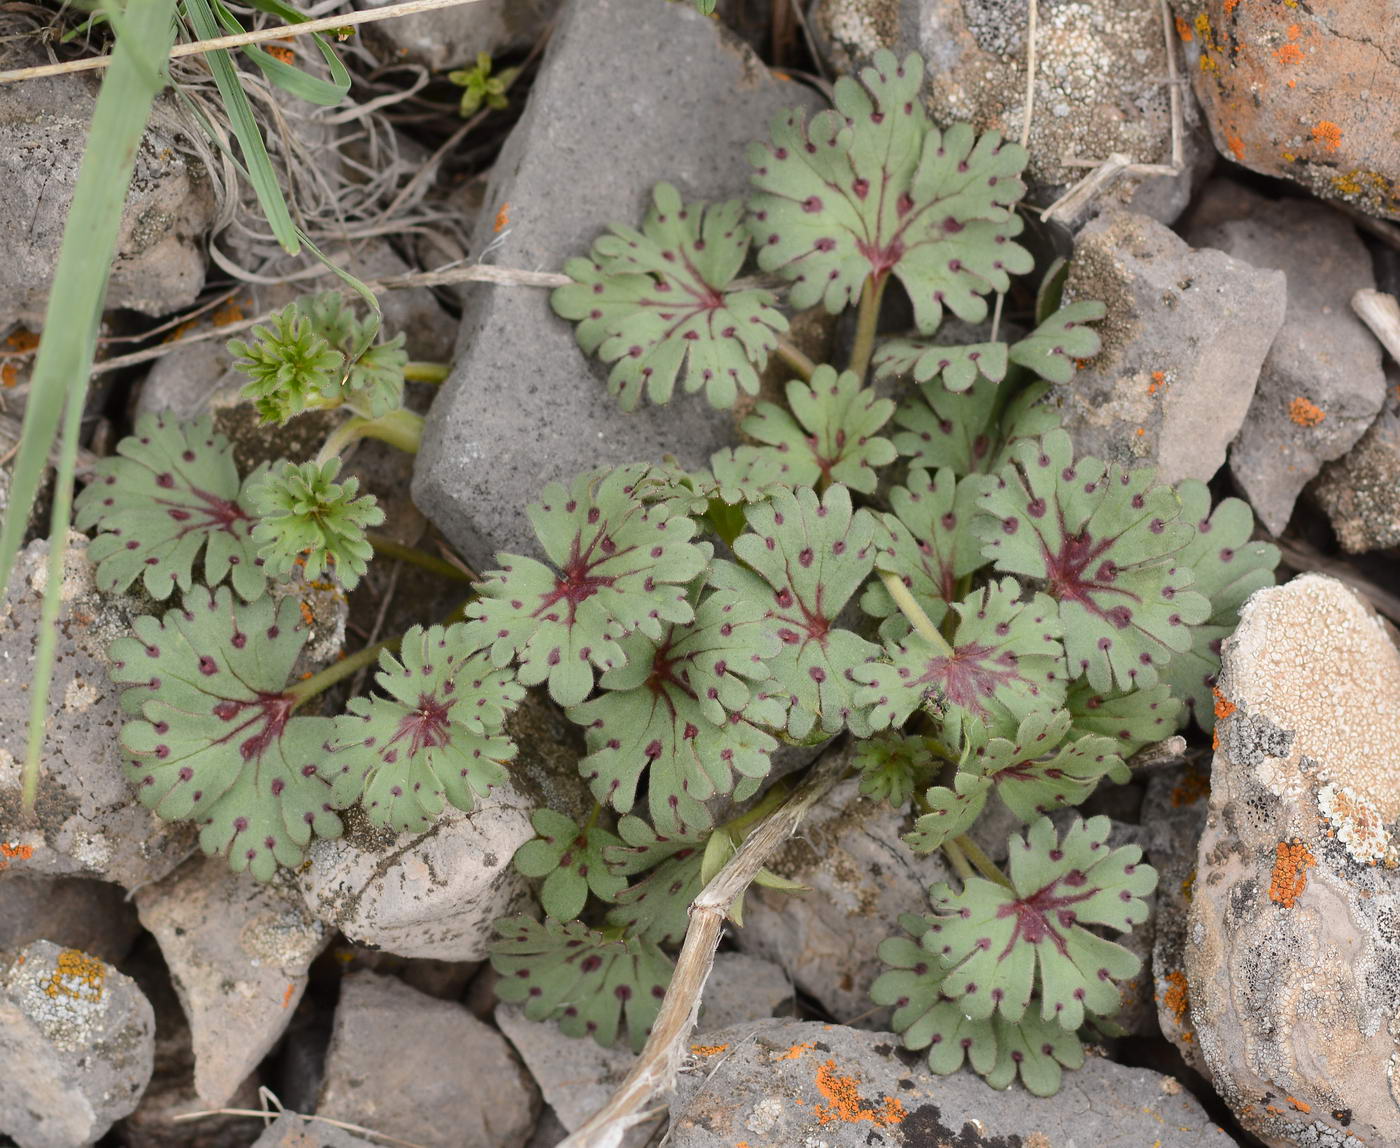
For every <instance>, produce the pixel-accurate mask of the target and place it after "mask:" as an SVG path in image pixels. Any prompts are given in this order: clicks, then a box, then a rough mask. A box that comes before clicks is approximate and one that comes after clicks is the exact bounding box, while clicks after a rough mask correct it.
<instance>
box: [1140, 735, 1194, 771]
mask: <svg viewBox="0 0 1400 1148" xmlns="http://www.w3.org/2000/svg"><path fill="white" fill-rule="evenodd" d="M1185 757H1186V739H1185V738H1184V737H1182V736H1181V735H1180V734H1174V735H1172V736H1171V737H1169V738H1165V739H1163V740H1162V741H1154V742H1153V743H1152V744H1151V745H1145V746H1143V747H1142V748H1141V749H1140V750H1138V751H1137V753H1135V754H1133V756H1132V757H1130V758H1128V760H1127V762H1125V764H1126V765H1127V767H1128V768H1129V769H1131V770H1133V771H1134V772H1137V771H1138V770H1140V769H1144V770H1145V769H1163V768H1165V767H1167V766H1169V765H1180V764H1181V762H1182V761H1183V760H1185Z"/></svg>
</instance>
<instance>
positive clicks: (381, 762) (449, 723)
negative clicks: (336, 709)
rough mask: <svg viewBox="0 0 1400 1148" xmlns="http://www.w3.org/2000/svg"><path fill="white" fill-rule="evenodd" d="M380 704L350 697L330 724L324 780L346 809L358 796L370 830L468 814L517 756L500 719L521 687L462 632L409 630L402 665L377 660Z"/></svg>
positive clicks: (416, 828) (421, 825)
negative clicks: (451, 811)
mask: <svg viewBox="0 0 1400 1148" xmlns="http://www.w3.org/2000/svg"><path fill="white" fill-rule="evenodd" d="M379 666H380V670H379V673H378V674H376V675H375V681H376V682H377V683H378V685H379V687H380V688H381V689H382V690H384V691H385V694H387V695H388V696H384V695H375V696H373V697H369V698H352V699H351V700H350V703H349V707H348V708H349V712H348V713H346V714H343V715H341V716H340V717H338V718H336V719H335V736H334V738H333V739H332V741H331V743H330V745H329V746H328V749H329V751H330V752H329V754H328V755H327V756H326V757H325V760H324V761H323V763H322V767H321V768H322V772H323V773H324V774H325V776H326V777H328V778H329V779H330V780H331V781H332V782H333V783H334V786H335V793H336V798H337V800H338V801H339V802H341V804H343V805H348V804H349V803H350V802H352V801H354V800H355V798H356V797H358V796H360V795H361V793H363V805H364V810H365V815H366V816H367V817H368V818H369V819H370V821H372V822H373V823H374V824H376V825H388V826H390V827H391V828H393V829H397V830H399V831H400V832H405V831H411V832H415V833H416V832H421V831H422V830H424V829H426V828H427V827H428V826H429V825H430V824H431V823H432V822H433V821H434V820H436V819H437V817H438V815H439V814H440V813H441V812H442V811H443V809H444V807H445V806H446V805H448V804H451V805H454V806H456V807H457V808H458V809H463V810H467V811H470V810H471V809H473V808H474V807H475V802H476V798H478V797H485V796H486V794H487V792H488V791H489V790H490V789H491V787H492V786H493V785H499V784H500V783H501V782H503V781H504V780H505V778H506V771H505V768H504V763H505V762H508V761H510V760H511V758H513V757H514V756H515V743H514V742H513V741H511V739H510V738H509V737H507V736H506V734H505V719H506V715H507V714H508V713H510V712H511V711H512V710H514V709H515V707H516V706H518V705H519V704H520V701H521V699H522V698H523V697H524V696H525V687H524V686H522V685H520V683H519V682H517V681H516V680H515V678H514V677H513V675H512V674H511V673H510V671H509V670H504V669H500V668H498V667H496V666H493V665H492V664H491V660H490V658H489V657H487V655H486V653H485V652H484V651H482V650H478V649H477V648H476V647H475V645H474V644H473V643H472V641H471V640H470V631H469V629H468V627H467V626H465V625H463V624H461V623H458V624H457V625H453V626H447V627H443V626H433V627H431V628H429V629H426V630H425V629H423V627H422V626H414V627H413V629H411V630H409V631H408V633H407V634H405V635H404V639H403V644H402V645H401V646H400V648H399V654H398V657H397V658H395V657H394V655H393V654H390V653H389V652H388V651H385V652H384V653H381V654H380V655H379Z"/></svg>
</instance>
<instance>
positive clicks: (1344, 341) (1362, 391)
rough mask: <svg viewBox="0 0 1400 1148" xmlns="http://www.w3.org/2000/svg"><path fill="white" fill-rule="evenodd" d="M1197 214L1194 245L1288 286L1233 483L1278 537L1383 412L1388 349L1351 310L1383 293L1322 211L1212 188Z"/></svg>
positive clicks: (1344, 233)
mask: <svg viewBox="0 0 1400 1148" xmlns="http://www.w3.org/2000/svg"><path fill="white" fill-rule="evenodd" d="M1216 197H1218V198H1219V200H1220V201H1221V202H1220V204H1219V206H1215V205H1212V204H1211V203H1210V201H1211V200H1212V199H1213V198H1216ZM1200 211H1201V213H1202V215H1203V216H1204V218H1203V219H1202V221H1200V222H1196V221H1193V222H1192V224H1191V225H1189V226H1188V227H1187V228H1186V232H1185V234H1186V238H1187V239H1188V240H1189V241H1190V242H1191V243H1193V244H1195V245H1197V246H1200V247H1216V248H1219V249H1220V250H1221V251H1224V252H1225V253H1226V254H1228V255H1231V256H1233V257H1234V258H1236V259H1241V260H1243V261H1244V262H1246V263H1249V264H1250V265H1252V266H1254V267H1258V268H1266V267H1268V268H1277V269H1278V270H1280V271H1282V272H1284V274H1286V275H1287V277H1288V306H1287V310H1286V312H1285V314H1284V321H1283V327H1282V329H1281V330H1280V331H1279V333H1278V336H1277V337H1276V338H1275V339H1274V341H1273V345H1272V346H1271V347H1270V348H1269V354H1268V357H1267V358H1266V359H1265V360H1264V366H1263V369H1262V370H1261V372H1260V375H1259V386H1258V388H1257V390H1256V391H1255V394H1254V401H1253V402H1252V403H1251V404H1250V408H1249V416H1248V418H1247V419H1246V420H1245V423H1244V426H1243V428H1242V429H1241V431H1240V435H1239V438H1238V439H1236V440H1235V444H1234V446H1233V447H1232V448H1231V450H1230V472H1231V474H1233V475H1234V478H1235V481H1236V482H1238V483H1239V485H1240V487H1241V488H1242V489H1243V491H1244V493H1245V496H1246V497H1247V498H1248V499H1249V501H1250V503H1251V504H1252V505H1253V507H1254V511H1255V513H1256V514H1258V515H1259V517H1260V519H1261V520H1262V521H1263V523H1264V525H1265V526H1267V527H1268V528H1269V530H1270V531H1272V532H1273V533H1274V534H1279V533H1281V532H1282V530H1283V528H1284V527H1285V526H1287V525H1288V519H1289V516H1290V515H1291V514H1292V511H1293V503H1294V502H1295V500H1296V499H1297V497H1298V494H1299V492H1301V491H1302V489H1303V487H1304V486H1306V485H1307V484H1308V482H1310V481H1311V480H1312V478H1313V477H1314V476H1315V475H1316V474H1317V472H1318V471H1319V470H1320V469H1321V467H1322V464H1323V463H1324V462H1328V461H1330V460H1331V459H1334V458H1338V457H1340V456H1341V455H1343V454H1345V453H1346V452H1347V451H1348V450H1349V449H1350V448H1351V447H1352V445H1353V444H1354V443H1355V442H1356V441H1357V439H1359V438H1360V437H1361V436H1362V434H1363V433H1365V431H1366V428H1367V427H1369V426H1370V425H1371V423H1372V422H1373V421H1374V419H1375V417H1376V415H1377V413H1378V412H1379V411H1380V409H1381V403H1382V402H1383V401H1384V398H1385V373H1384V371H1383V370H1382V369H1381V348H1380V344H1379V343H1377V342H1376V339H1375V337H1374V336H1373V335H1372V334H1371V332H1370V331H1368V330H1367V329H1366V325H1365V324H1364V323H1362V322H1361V320H1360V319H1359V318H1357V316H1356V315H1355V313H1354V312H1353V311H1352V309H1351V297H1352V294H1353V293H1354V292H1356V291H1357V290H1359V289H1360V288H1363V287H1374V286H1375V279H1374V277H1373V275H1372V272H1371V258H1370V256H1369V255H1368V254H1367V251H1366V246H1365V244H1363V243H1362V242H1361V239H1360V237H1359V236H1358V235H1357V234H1356V229H1355V228H1354V227H1353V226H1352V225H1351V222H1350V221H1349V220H1348V219H1347V218H1346V217H1345V216H1344V215H1342V214H1340V213H1339V212H1337V211H1334V210H1333V209H1331V208H1329V207H1324V206H1323V205H1322V204H1320V203H1314V202H1311V201H1308V200H1299V199H1286V200H1279V201H1277V202H1274V201H1271V200H1268V199H1265V198H1264V197H1263V196H1259V195H1255V194H1253V193H1249V192H1245V191H1243V190H1242V189H1239V188H1231V187H1228V186H1227V187H1225V188H1221V189H1220V190H1219V191H1217V190H1216V188H1215V186H1214V185H1213V186H1212V188H1209V189H1207V193H1206V197H1205V203H1204V204H1203V205H1202V207H1201V209H1200ZM1212 217H1214V218H1216V219H1219V222H1210V220H1211V219H1212Z"/></svg>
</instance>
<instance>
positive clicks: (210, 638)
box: [109, 586, 341, 881]
mask: <svg viewBox="0 0 1400 1148" xmlns="http://www.w3.org/2000/svg"><path fill="white" fill-rule="evenodd" d="M133 629H134V630H135V636H134V637H129V638H118V639H117V640H116V641H115V642H113V643H112V646H111V650H110V652H109V654H110V659H111V674H112V680H113V681H114V682H116V683H117V684H119V685H125V686H127V687H128V688H127V690H126V692H125V695H124V696H123V708H125V709H126V710H127V712H128V713H137V714H139V715H140V716H139V717H138V718H136V719H135V720H132V721H129V722H127V723H126V725H124V726H123V727H122V730H121V735H120V741H121V746H122V750H123V751H124V753H125V754H126V756H127V758H128V762H127V765H126V773H127V776H128V777H129V778H130V779H131V781H132V782H133V783H134V784H135V785H136V787H137V796H138V797H139V798H140V799H141V803H142V804H143V805H145V806H147V807H148V808H150V809H153V810H154V811H155V813H156V814H157V815H158V816H160V817H163V818H165V819H166V820H171V821H178V820H185V819H189V820H193V821H195V822H196V823H197V824H198V825H199V826H200V835H199V840H200V845H201V846H202V847H203V849H204V851H205V852H206V853H209V854H221V855H223V856H224V857H227V858H228V862H229V865H230V867H231V868H233V869H234V870H239V871H241V870H243V869H248V870H250V871H251V872H252V874H253V875H254V876H255V877H257V878H258V879H259V880H262V881H266V880H268V879H269V878H270V877H271V876H272V874H273V873H274V872H275V871H276V868H277V866H278V865H279V864H280V865H287V866H296V865H299V864H301V862H302V861H303V860H304V858H305V853H306V845H307V843H308V842H309V841H310V840H311V837H312V834H313V833H314V834H316V835H317V836H321V837H338V836H339V835H340V831H341V825H340V819H339V818H338V817H336V815H335V814H334V813H333V812H332V810H333V809H334V808H336V807H337V805H338V803H337V802H336V800H335V797H334V795H333V793H332V790H331V786H330V784H329V783H328V782H327V781H326V780H325V779H324V778H323V777H322V776H321V775H320V773H319V771H318V764H319V763H320V762H321V761H322V760H323V759H324V757H325V745H326V742H327V741H328V740H329V739H330V736H331V733H332V730H333V726H332V723H331V720H330V719H329V718H320V717H297V716H293V708H294V706H295V704H296V699H295V698H294V696H293V695H292V694H290V693H288V692H287V689H286V687H287V679H288V676H289V675H290V674H291V672H292V667H293V665H294V664H295V662H296V660H297V656H298V655H299V654H300V653H301V649H302V646H303V645H304V644H305V642H306V630H305V627H304V626H303V624H302V621H301V611H300V609H299V607H298V605H297V602H296V601H295V600H294V599H292V598H284V599H283V600H282V602H281V603H280V605H275V604H274V603H273V601H272V599H271V598H268V597H263V598H258V599H256V600H255V601H253V602H250V603H248V604H247V605H242V604H239V603H238V602H237V601H236V600H235V599H234V597H233V594H232V593H231V592H230V590H229V588H228V587H227V586H220V587H219V588H218V589H217V590H213V591H210V590H205V589H204V588H202V587H196V588H195V589H194V590H192V591H190V592H189V593H188V594H186V595H185V600H184V607H183V609H174V610H170V611H168V612H167V613H166V615H165V617H164V618H160V619H157V618H152V617H142V618H137V619H136V620H135V622H134V623H133Z"/></svg>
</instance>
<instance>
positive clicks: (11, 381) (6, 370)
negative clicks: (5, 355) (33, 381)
mask: <svg viewBox="0 0 1400 1148" xmlns="http://www.w3.org/2000/svg"><path fill="white" fill-rule="evenodd" d="M18 382H19V368H18V367H17V366H15V365H14V363H5V364H3V365H0V386H4V387H13V386H15V385H16V384H17V383H18Z"/></svg>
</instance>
